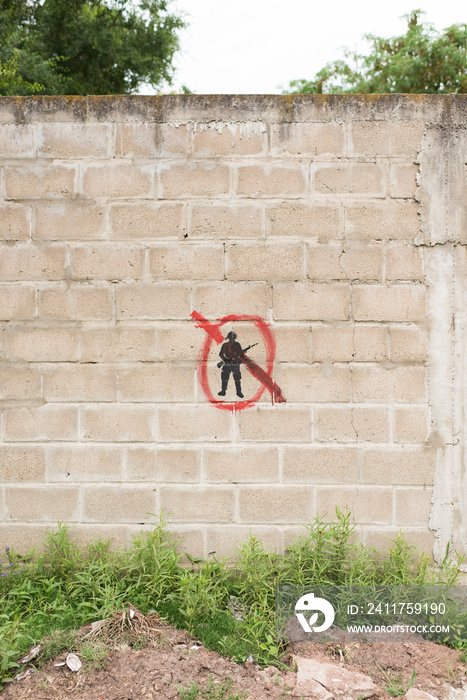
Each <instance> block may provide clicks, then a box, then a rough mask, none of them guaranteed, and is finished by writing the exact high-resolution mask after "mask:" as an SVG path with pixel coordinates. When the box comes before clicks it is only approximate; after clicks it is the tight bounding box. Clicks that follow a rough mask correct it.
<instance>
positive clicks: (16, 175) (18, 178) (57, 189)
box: [4, 163, 77, 199]
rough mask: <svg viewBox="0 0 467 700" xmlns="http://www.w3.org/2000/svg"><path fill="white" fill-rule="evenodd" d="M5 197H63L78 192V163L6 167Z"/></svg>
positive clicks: (68, 196)
mask: <svg viewBox="0 0 467 700" xmlns="http://www.w3.org/2000/svg"><path fill="white" fill-rule="evenodd" d="M4 177H5V199H63V198H71V197H72V196H73V195H74V194H75V193H76V186H77V167H76V165H57V164H55V163H54V164H50V165H49V164H44V165H41V164H34V165H29V166H28V167H6V168H5V175H4Z"/></svg>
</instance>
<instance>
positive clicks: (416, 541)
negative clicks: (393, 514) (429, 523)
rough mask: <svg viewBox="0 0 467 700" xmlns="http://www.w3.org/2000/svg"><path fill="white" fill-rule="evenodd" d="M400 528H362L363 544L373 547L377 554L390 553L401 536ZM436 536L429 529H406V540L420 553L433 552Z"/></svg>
mask: <svg viewBox="0 0 467 700" xmlns="http://www.w3.org/2000/svg"><path fill="white" fill-rule="evenodd" d="M400 531H401V530H400V527H399V528H391V529H389V528H385V529H384V530H382V529H381V528H379V529H378V528H374V527H367V528H362V539H363V544H364V545H365V546H366V547H371V548H373V549H375V550H376V551H377V552H386V553H389V552H390V551H391V550H393V549H394V545H393V541H394V540H395V539H396V537H397V536H398V535H399V534H400ZM435 539H436V535H435V532H434V531H433V530H429V529H428V527H426V526H425V527H421V528H418V529H417V528H415V527H414V528H411V527H404V540H405V541H406V542H407V543H408V544H410V545H412V546H413V547H415V548H416V550H417V551H418V552H420V553H421V552H428V553H431V554H432V552H433V545H434V543H435Z"/></svg>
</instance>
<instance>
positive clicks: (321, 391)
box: [276, 364, 350, 403]
mask: <svg viewBox="0 0 467 700" xmlns="http://www.w3.org/2000/svg"><path fill="white" fill-rule="evenodd" d="M276 379H277V381H278V383H279V385H280V387H281V389H282V390H283V392H284V394H285V396H286V397H287V401H289V402H299V403H309V402H312V403H315V402H316V403H320V402H325V403H327V402H333V401H350V369H349V367H339V366H336V365H326V366H323V365H318V364H314V365H292V364H284V365H282V366H281V369H280V374H279V375H278V376H277V377H276Z"/></svg>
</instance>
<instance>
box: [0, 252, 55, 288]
mask: <svg viewBox="0 0 467 700" xmlns="http://www.w3.org/2000/svg"><path fill="white" fill-rule="evenodd" d="M65 256H66V249H65V247H64V246H61V245H58V246H55V245H49V246H44V247H39V246H37V245H34V244H32V243H30V244H28V243H17V244H15V245H13V246H11V245H8V244H6V243H5V244H3V245H2V246H0V279H1V280H2V281H4V282H6V281H12V282H13V281H16V280H24V281H32V280H37V281H39V282H40V281H43V280H60V279H63V276H64V274H65Z"/></svg>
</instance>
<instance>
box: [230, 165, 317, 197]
mask: <svg viewBox="0 0 467 700" xmlns="http://www.w3.org/2000/svg"><path fill="white" fill-rule="evenodd" d="M306 190H307V172H306V169H305V167H304V166H302V165H286V164H285V163H284V164H281V165H273V164H267V165H243V166H239V168H238V184H237V195H238V196H239V197H303V196H304V195H305V194H306Z"/></svg>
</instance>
